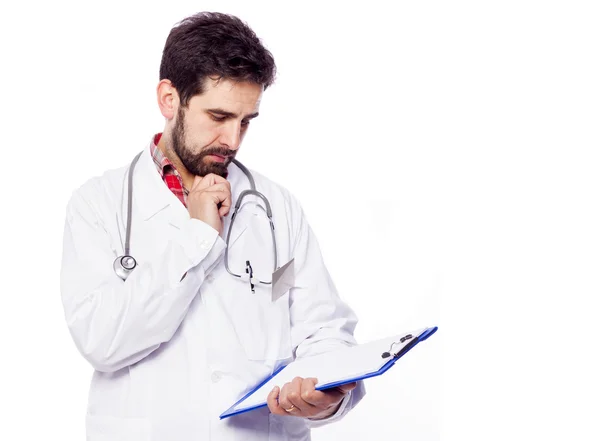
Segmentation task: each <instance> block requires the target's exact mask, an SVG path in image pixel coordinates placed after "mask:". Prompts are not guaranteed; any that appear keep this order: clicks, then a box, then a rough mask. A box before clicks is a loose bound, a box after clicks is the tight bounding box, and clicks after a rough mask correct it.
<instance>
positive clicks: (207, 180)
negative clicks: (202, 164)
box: [190, 173, 231, 191]
mask: <svg viewBox="0 0 600 441" xmlns="http://www.w3.org/2000/svg"><path fill="white" fill-rule="evenodd" d="M215 184H227V186H229V188H230V189H231V184H230V183H229V181H228V180H227V179H225V178H224V177H222V176H219V175H216V174H214V173H209V174H207V175H206V176H194V182H193V183H192V188H191V189H190V191H192V190H202V189H205V188H208V187H210V186H212V185H215Z"/></svg>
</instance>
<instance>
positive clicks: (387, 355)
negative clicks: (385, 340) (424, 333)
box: [381, 334, 413, 358]
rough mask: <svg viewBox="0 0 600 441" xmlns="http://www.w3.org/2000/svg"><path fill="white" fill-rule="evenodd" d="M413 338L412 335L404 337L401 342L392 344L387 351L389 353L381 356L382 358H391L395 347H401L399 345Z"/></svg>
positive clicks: (395, 355)
mask: <svg viewBox="0 0 600 441" xmlns="http://www.w3.org/2000/svg"><path fill="white" fill-rule="evenodd" d="M411 338H413V336H412V334H406V335H405V336H404V337H402V338H401V339H400V341H395V342H394V343H392V344H391V345H390V349H388V351H387V352H384V353H383V354H381V358H388V357H391V355H392V354H391V351H392V348H393V347H394V345H399V344H402V343H404V342H405V341H406V340H410V339H411ZM397 356H398V354H394V357H397Z"/></svg>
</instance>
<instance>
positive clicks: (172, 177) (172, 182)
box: [150, 133, 188, 208]
mask: <svg viewBox="0 0 600 441" xmlns="http://www.w3.org/2000/svg"><path fill="white" fill-rule="evenodd" d="M161 136H162V133H158V134H156V135H154V142H153V143H152V144H151V145H150V154H151V155H152V159H153V160H154V164H155V165H156V169H157V170H158V173H159V174H160V177H161V178H162V180H163V181H164V183H165V184H167V187H168V188H169V190H171V191H172V192H173V194H174V195H175V196H177V197H178V198H179V200H180V201H181V203H182V204H183V205H184V206H185V207H186V208H187V195H188V191H187V190H186V189H185V188H184V187H183V179H182V178H181V175H180V174H179V172H178V171H177V169H176V168H175V166H174V165H173V163H172V162H171V161H169V158H167V157H166V156H165V155H163V152H162V151H161V150H160V149H159V148H158V147H157V145H158V142H159V141H160V137H161Z"/></svg>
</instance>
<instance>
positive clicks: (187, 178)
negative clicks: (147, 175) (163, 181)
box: [156, 133, 195, 191]
mask: <svg viewBox="0 0 600 441" xmlns="http://www.w3.org/2000/svg"><path fill="white" fill-rule="evenodd" d="M165 136H167V134H166V133H163V135H162V136H161V137H160V140H159V141H158V144H157V145H156V147H158V148H159V149H160V151H161V152H162V154H163V155H165V156H166V157H167V158H168V159H169V161H171V163H172V164H173V166H174V167H175V170H177V172H178V173H179V174H180V175H181V179H182V181H183V186H184V187H185V188H186V189H187V190H188V191H189V190H190V189H191V188H192V184H193V183H194V177H195V176H194V175H193V174H192V173H190V172H189V171H188V169H187V168H185V166H184V165H183V163H182V162H181V159H179V156H177V154H176V153H175V152H174V151H173V150H172V149H170V148H168V147H167V144H166V142H165Z"/></svg>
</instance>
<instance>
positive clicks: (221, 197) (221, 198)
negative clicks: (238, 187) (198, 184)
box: [202, 187, 231, 216]
mask: <svg viewBox="0 0 600 441" xmlns="http://www.w3.org/2000/svg"><path fill="white" fill-rule="evenodd" d="M212 188H213V187H211V189H209V190H204V191H203V192H202V193H203V194H205V195H206V196H209V197H210V198H211V199H212V201H213V202H214V203H215V204H217V206H218V207H219V214H220V215H221V216H224V215H225V214H227V213H229V210H230V209H231V193H229V191H228V190H227V189H222V188H221V189H219V188H215V189H212Z"/></svg>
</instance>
